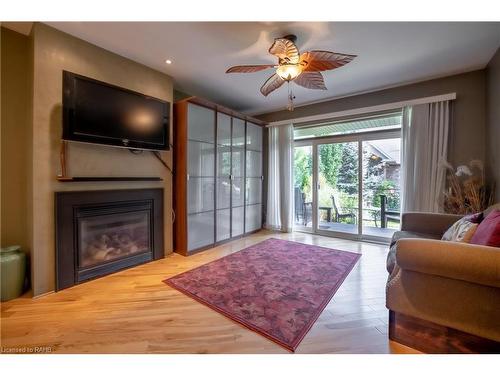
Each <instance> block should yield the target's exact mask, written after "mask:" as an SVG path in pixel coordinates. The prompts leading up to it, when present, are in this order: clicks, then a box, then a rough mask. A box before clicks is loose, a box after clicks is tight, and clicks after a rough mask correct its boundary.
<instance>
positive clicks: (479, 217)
mask: <svg viewBox="0 0 500 375" xmlns="http://www.w3.org/2000/svg"><path fill="white" fill-rule="evenodd" d="M464 219H466V220H467V221H470V222H471V223H474V224H480V223H481V221H483V219H484V214H483V213H482V212H479V213H477V214H470V215H467V216H465V217H464Z"/></svg>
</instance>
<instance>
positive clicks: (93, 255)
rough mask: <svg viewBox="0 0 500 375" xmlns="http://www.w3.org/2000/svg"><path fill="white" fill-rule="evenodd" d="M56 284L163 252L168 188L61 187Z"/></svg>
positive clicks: (113, 269) (97, 274) (67, 283)
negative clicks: (85, 189) (164, 191)
mask: <svg viewBox="0 0 500 375" xmlns="http://www.w3.org/2000/svg"><path fill="white" fill-rule="evenodd" d="M55 202H56V290H61V289H65V288H68V287H70V286H73V285H75V284H80V283H82V282H85V281H87V280H91V279H94V278H97V277H100V276H104V275H107V274H110V273H113V272H116V271H119V270H122V269H124V268H129V267H133V266H136V265H138V264H142V263H146V262H149V261H151V260H154V259H160V258H162V256H163V189H137V190H98V191H76V192H57V193H56V197H55Z"/></svg>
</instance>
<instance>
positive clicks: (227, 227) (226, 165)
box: [215, 113, 231, 241]
mask: <svg viewBox="0 0 500 375" xmlns="http://www.w3.org/2000/svg"><path fill="white" fill-rule="evenodd" d="M216 213H217V216H216V223H215V225H216V227H217V231H216V236H215V240H216V241H222V240H226V239H228V238H230V237H231V117H229V116H228V115H226V114H224V113H218V114H217V200H216Z"/></svg>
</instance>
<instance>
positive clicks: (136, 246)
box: [78, 211, 151, 268]
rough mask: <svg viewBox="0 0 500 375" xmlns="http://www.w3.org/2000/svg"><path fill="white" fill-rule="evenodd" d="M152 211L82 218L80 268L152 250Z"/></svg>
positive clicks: (80, 228)
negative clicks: (150, 225) (150, 215)
mask: <svg viewBox="0 0 500 375" xmlns="http://www.w3.org/2000/svg"><path fill="white" fill-rule="evenodd" d="M148 225H149V211H139V212H126V213H116V214H108V215H99V216H90V217H81V218H79V220H78V234H79V239H78V240H79V243H78V249H79V252H78V253H79V254H78V255H79V256H78V264H79V268H88V267H92V266H95V265H98V264H102V263H105V262H110V261H114V260H117V259H120V258H123V257H128V256H131V255H135V254H139V253H144V252H149V251H150V244H151V238H150V230H149V227H148Z"/></svg>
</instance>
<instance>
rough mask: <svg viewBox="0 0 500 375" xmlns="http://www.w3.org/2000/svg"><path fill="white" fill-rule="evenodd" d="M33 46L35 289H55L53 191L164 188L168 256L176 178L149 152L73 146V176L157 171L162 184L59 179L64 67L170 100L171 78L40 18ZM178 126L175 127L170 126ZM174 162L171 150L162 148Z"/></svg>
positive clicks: (71, 163)
mask: <svg viewBox="0 0 500 375" xmlns="http://www.w3.org/2000/svg"><path fill="white" fill-rule="evenodd" d="M32 43H33V66H34V73H33V132H32V133H33V142H32V149H33V173H32V185H33V189H32V192H33V193H32V200H33V217H34V220H33V239H32V242H33V249H32V254H33V265H34V269H33V291H34V295H39V294H42V293H45V292H49V291H52V290H54V286H55V282H54V279H55V277H54V276H55V275H54V274H55V272H54V268H55V262H54V260H55V245H54V192H56V191H67V190H106V189H130V188H143V187H144V188H145V187H163V188H164V189H165V220H164V222H165V228H164V230H165V253H166V254H167V253H170V252H171V251H172V246H173V245H172V216H171V207H172V179H171V176H170V174H169V173H168V171H167V170H166V169H165V168H164V167H163V166H162V165H161V164H160V163H159V161H158V160H156V159H155V158H154V156H153V155H152V154H151V153H149V152H144V153H143V154H140V155H133V154H131V153H130V152H128V151H127V150H125V149H119V148H113V147H103V146H97V145H88V144H77V143H72V144H70V146H69V162H68V164H69V174H71V175H78V176H85V175H87V176H89V175H95V176H159V177H162V178H163V179H164V181H163V182H151V183H143V182H135V183H134V182H132V183H124V182H116V183H110V182H107V183H106V182H98V183H61V182H58V181H57V180H56V178H55V177H56V175H57V174H58V173H59V172H60V170H59V169H60V168H59V149H60V137H61V134H62V118H61V105H62V103H61V101H62V71H63V70H68V71H71V72H74V73H78V74H82V75H84V76H88V77H92V78H95V79H98V80H101V81H105V82H109V83H111V84H114V85H118V86H121V87H125V88H128V89H131V90H135V91H139V92H142V93H144V94H146V95H150V96H153V97H157V98H160V99H163V100H167V101H169V102H170V103H172V99H173V86H172V79H171V78H170V77H169V76H167V75H165V74H162V73H160V72H158V71H155V70H153V69H150V68H147V67H145V66H143V65H140V64H138V63H135V62H133V61H130V60H127V59H125V58H123V57H121V56H118V55H116V54H113V53H111V52H109V51H106V50H104V49H101V48H98V47H96V46H94V45H92V44H89V43H87V42H84V41H82V40H80V39H77V38H74V37H72V36H70V35H68V34H64V33H62V32H60V31H57V30H55V29H53V28H50V27H48V26H46V25H44V24H40V23H36V24H35V25H34V28H33V31H32ZM171 126H172V125H171ZM164 158H165V159H166V160H167V162H168V163H169V164H170V165H172V153H171V152H167V153H164Z"/></svg>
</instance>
